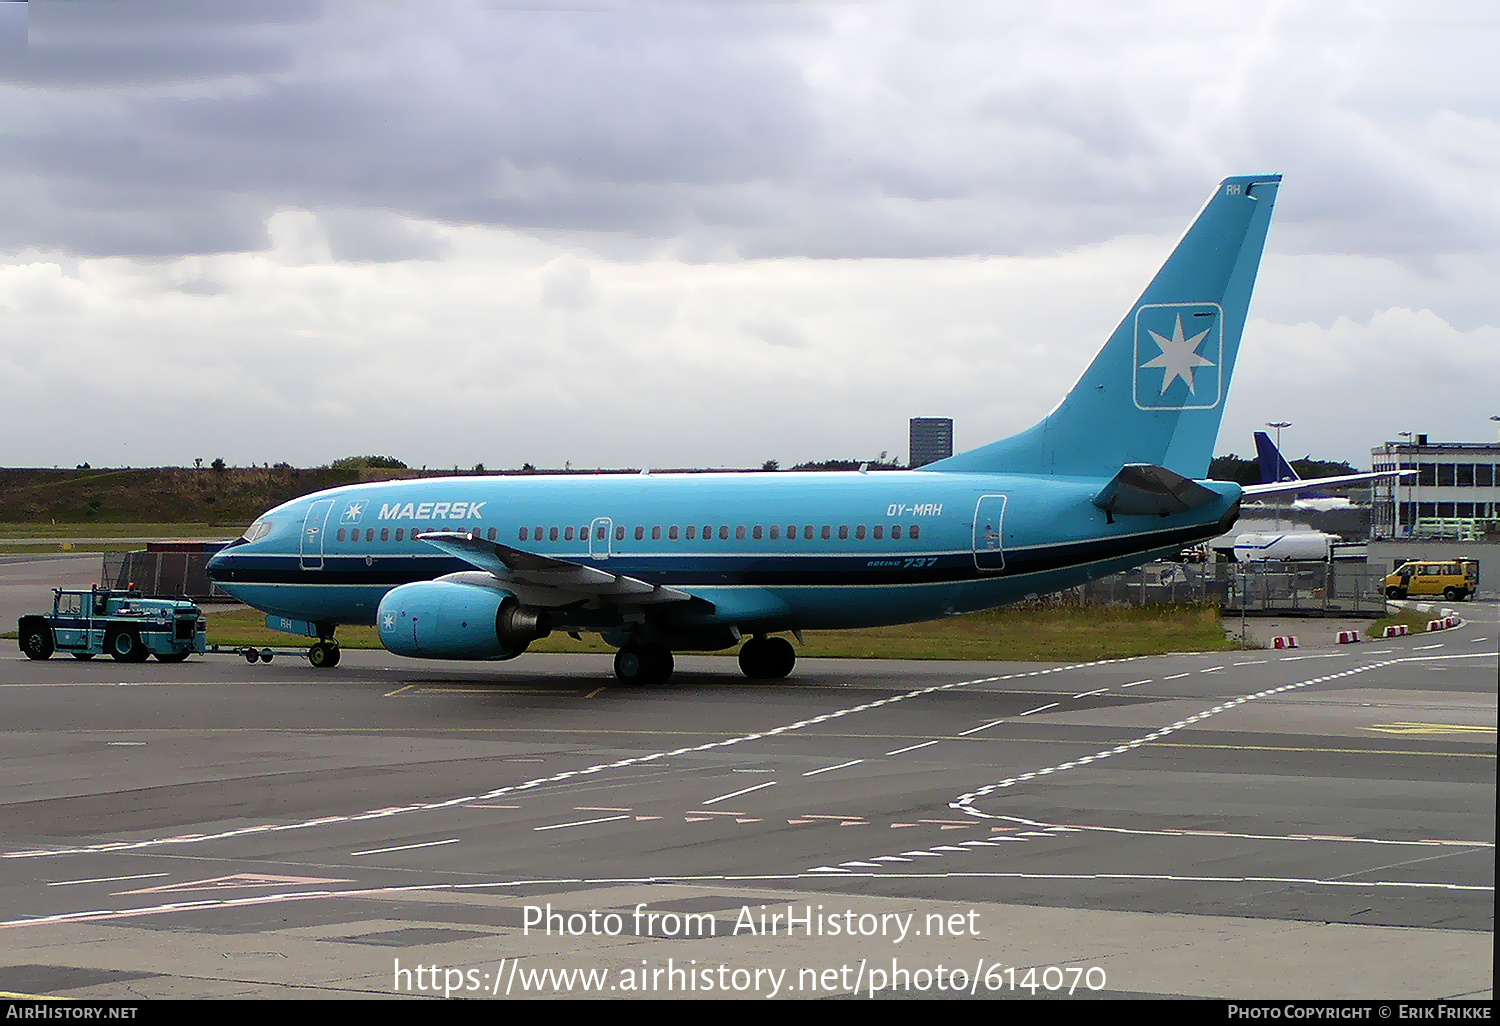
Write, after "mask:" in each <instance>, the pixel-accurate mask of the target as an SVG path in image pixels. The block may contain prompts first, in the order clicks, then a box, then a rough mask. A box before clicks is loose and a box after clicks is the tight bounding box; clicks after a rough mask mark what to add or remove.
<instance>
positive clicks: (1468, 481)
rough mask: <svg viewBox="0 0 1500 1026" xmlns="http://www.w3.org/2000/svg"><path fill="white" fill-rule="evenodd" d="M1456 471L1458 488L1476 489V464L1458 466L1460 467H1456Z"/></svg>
mask: <svg viewBox="0 0 1500 1026" xmlns="http://www.w3.org/2000/svg"><path fill="white" fill-rule="evenodd" d="M1454 470H1455V471H1456V472H1457V474H1458V487H1460V488H1473V487H1474V464H1472V463H1460V464H1458V466H1456V467H1455V468H1454Z"/></svg>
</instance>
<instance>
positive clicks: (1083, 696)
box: [1073, 688, 1109, 698]
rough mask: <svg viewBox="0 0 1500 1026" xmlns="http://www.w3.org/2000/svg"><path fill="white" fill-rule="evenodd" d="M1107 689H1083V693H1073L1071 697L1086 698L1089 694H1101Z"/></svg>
mask: <svg viewBox="0 0 1500 1026" xmlns="http://www.w3.org/2000/svg"><path fill="white" fill-rule="evenodd" d="M1108 690H1109V688H1095V689H1094V690H1093V691H1085V692H1084V693H1083V694H1081V695H1074V696H1073V697H1074V698H1088V697H1089V696H1090V695H1102V694H1104V693H1105V692H1106V691H1108Z"/></svg>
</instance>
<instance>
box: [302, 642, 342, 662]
mask: <svg viewBox="0 0 1500 1026" xmlns="http://www.w3.org/2000/svg"><path fill="white" fill-rule="evenodd" d="M307 661H308V663H309V664H310V665H311V666H312V668H313V669H315V670H331V669H333V668H334V667H335V666H337V665H338V664H339V643H338V642H337V641H334V640H333V639H332V638H324V639H323V640H321V641H316V642H314V643H313V645H312V647H311V648H309V649H308V650H307Z"/></svg>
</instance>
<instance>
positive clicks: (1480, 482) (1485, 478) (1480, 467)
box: [1474, 463, 1495, 488]
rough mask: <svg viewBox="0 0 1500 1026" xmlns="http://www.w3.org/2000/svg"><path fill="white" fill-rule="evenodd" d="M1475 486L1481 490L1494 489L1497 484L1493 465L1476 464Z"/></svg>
mask: <svg viewBox="0 0 1500 1026" xmlns="http://www.w3.org/2000/svg"><path fill="white" fill-rule="evenodd" d="M1474 484H1475V485H1477V486H1478V487H1480V488H1492V487H1494V484H1495V466H1494V464H1492V463H1476V464H1474Z"/></svg>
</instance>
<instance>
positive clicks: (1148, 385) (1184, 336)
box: [1134, 303, 1224, 410]
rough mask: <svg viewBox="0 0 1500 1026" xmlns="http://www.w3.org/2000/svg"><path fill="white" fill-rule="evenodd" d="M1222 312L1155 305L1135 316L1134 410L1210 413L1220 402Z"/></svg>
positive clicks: (1211, 306) (1205, 306)
mask: <svg viewBox="0 0 1500 1026" xmlns="http://www.w3.org/2000/svg"><path fill="white" fill-rule="evenodd" d="M1223 321H1224V311H1223V310H1222V308H1220V306H1219V305H1218V304H1217V303H1158V304H1150V305H1146V306H1142V307H1141V308H1140V309H1138V310H1137V311H1136V315H1135V361H1134V365H1135V404H1136V406H1137V407H1139V408H1140V409H1143V410H1208V409H1213V408H1214V407H1216V406H1218V405H1219V403H1220V402H1222V401H1223V398H1224V395H1223V388H1222V387H1221V383H1222V381H1223V377H1222V374H1223V367H1222V364H1223V362H1224V328H1223Z"/></svg>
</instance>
